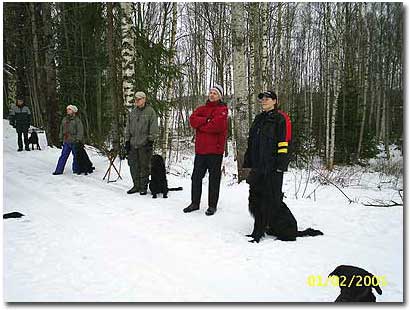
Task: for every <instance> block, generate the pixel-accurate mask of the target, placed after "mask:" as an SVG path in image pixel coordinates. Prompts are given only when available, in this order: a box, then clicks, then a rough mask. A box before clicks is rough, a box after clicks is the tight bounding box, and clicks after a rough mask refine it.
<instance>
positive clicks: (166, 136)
mask: <svg viewBox="0 0 410 310" xmlns="http://www.w3.org/2000/svg"><path fill="white" fill-rule="evenodd" d="M177 6H178V4H177V2H173V3H172V26H171V41H170V47H169V48H170V56H169V59H168V64H169V66H173V65H174V57H175V39H176V33H177V17H178V16H177ZM167 84H168V85H167V97H166V100H167V101H168V104H167V106H166V107H165V113H164V114H165V115H164V138H163V139H162V148H161V154H162V157H163V158H164V160H166V158H167V150H168V143H169V141H168V140H169V130H170V128H169V125H170V122H169V112H170V110H171V107H172V99H171V96H172V90H173V85H174V79H173V77H169V78H168V83H167Z"/></svg>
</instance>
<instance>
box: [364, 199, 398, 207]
mask: <svg viewBox="0 0 410 310" xmlns="http://www.w3.org/2000/svg"><path fill="white" fill-rule="evenodd" d="M362 204H363V205H364V206H366V207H383V208H388V207H396V206H402V205H403V204H402V203H397V202H395V201H393V200H390V201H389V202H385V201H382V200H375V201H374V202H373V203H362Z"/></svg>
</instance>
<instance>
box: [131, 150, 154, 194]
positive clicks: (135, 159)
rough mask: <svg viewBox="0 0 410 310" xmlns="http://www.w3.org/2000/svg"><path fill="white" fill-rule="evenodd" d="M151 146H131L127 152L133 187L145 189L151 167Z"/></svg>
mask: <svg viewBox="0 0 410 310" xmlns="http://www.w3.org/2000/svg"><path fill="white" fill-rule="evenodd" d="M151 157H152V147H149V146H143V147H140V148H138V149H134V148H132V149H131V150H130V152H129V154H128V165H129V166H130V172H131V177H132V181H133V182H134V187H136V188H137V189H138V190H139V191H142V190H147V188H148V183H149V175H150V169H151Z"/></svg>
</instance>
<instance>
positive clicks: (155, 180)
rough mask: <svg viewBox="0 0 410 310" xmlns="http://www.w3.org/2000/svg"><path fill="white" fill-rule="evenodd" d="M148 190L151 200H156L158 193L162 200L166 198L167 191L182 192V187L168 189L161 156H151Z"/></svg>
mask: <svg viewBox="0 0 410 310" xmlns="http://www.w3.org/2000/svg"><path fill="white" fill-rule="evenodd" d="M149 190H150V191H151V194H152V198H157V194H159V193H162V195H163V197H164V198H168V191H182V187H175V188H169V187H168V181H167V176H166V171H165V162H164V159H163V158H162V156H161V155H153V156H152V158H151V180H150V182H149Z"/></svg>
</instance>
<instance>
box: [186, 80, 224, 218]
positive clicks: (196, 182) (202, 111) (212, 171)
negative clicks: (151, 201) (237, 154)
mask: <svg viewBox="0 0 410 310" xmlns="http://www.w3.org/2000/svg"><path fill="white" fill-rule="evenodd" d="M222 95H223V88H222V87H221V86H220V85H214V86H213V87H212V88H211V89H210V90H209V94H208V100H207V102H206V104H205V105H203V106H200V107H199V108H197V109H196V110H195V111H194V112H193V113H192V115H191V116H190V118H189V122H190V124H191V126H192V127H193V128H194V129H195V132H196V135H195V161H194V171H193V173H192V178H191V179H192V187H191V204H190V205H189V206H188V207H186V208H185V209H184V210H183V211H184V212H185V213H188V212H192V211H195V210H199V205H200V202H201V194H202V179H203V178H204V176H205V173H206V171H208V172H209V187H208V204H209V207H208V209H207V210H206V212H205V214H206V215H213V214H214V213H215V212H216V206H217V203H218V198H219V187H220V184H221V165H222V156H223V153H224V151H225V141H226V137H227V134H228V108H227V106H226V104H224V103H223V102H222V101H221V99H222Z"/></svg>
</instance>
